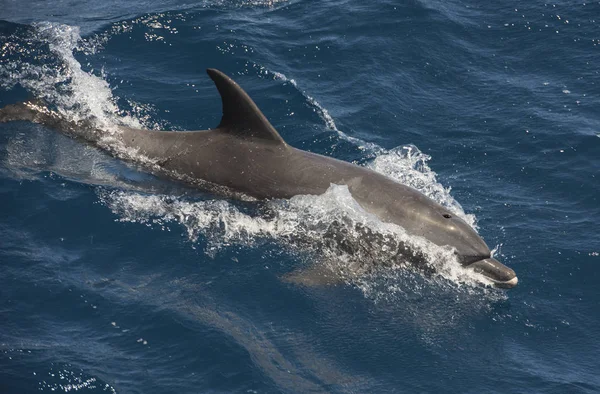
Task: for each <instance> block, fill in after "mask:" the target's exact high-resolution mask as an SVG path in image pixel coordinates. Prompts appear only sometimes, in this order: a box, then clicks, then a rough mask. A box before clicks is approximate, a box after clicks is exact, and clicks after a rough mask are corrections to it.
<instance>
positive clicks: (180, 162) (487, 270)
mask: <svg viewBox="0 0 600 394" xmlns="http://www.w3.org/2000/svg"><path fill="white" fill-rule="evenodd" d="M207 72H208V75H209V76H210V78H211V79H212V80H213V81H214V83H215V85H216V87H217V89H218V91H219V93H220V94H221V99H222V103H223V117H222V119H221V123H220V124H219V125H218V126H217V128H215V129H212V130H202V131H184V132H181V131H152V130H144V129H134V128H129V127H122V126H119V127H118V128H119V131H120V133H115V135H114V138H115V139H117V140H118V141H117V142H118V143H119V144H120V145H121V146H122V147H125V148H132V149H135V150H137V152H138V153H139V154H141V155H143V156H145V157H147V158H148V159H150V160H151V161H153V162H154V163H155V165H158V166H159V167H160V168H161V169H162V170H164V172H165V174H169V173H176V174H179V175H180V176H183V178H184V179H188V180H203V181H207V182H210V183H211V184H215V185H219V186H224V187H227V188H228V189H231V190H233V191H237V192H241V193H244V194H247V195H249V196H252V197H255V198H259V199H269V198H284V199H285V198H290V197H293V196H296V195H307V194H309V195H320V194H323V193H325V191H327V189H328V188H329V187H330V186H331V184H336V185H347V186H348V189H349V191H350V193H351V194H352V197H353V198H354V199H355V200H356V201H357V202H358V203H359V204H360V205H361V206H362V208H363V209H365V211H367V212H369V213H371V214H374V215H376V216H377V217H378V218H379V219H380V220H381V221H383V222H389V223H394V224H397V225H399V226H401V227H403V228H404V229H405V230H406V231H407V233H409V234H411V235H416V236H420V237H424V238H426V239H427V240H429V241H431V242H432V243H434V244H436V245H439V246H446V245H447V246H450V247H452V248H454V250H455V253H456V255H457V256H458V259H459V261H460V263H461V264H462V265H463V266H464V267H467V268H470V269H473V270H475V271H476V272H479V273H481V274H483V275H484V276H485V277H487V278H489V279H490V280H491V281H492V282H493V283H494V284H495V286H497V287H502V288H510V287H514V286H515V285H516V284H517V282H518V279H517V276H516V275H515V272H514V271H513V270H512V269H510V268H508V267H506V266H505V265H503V264H501V263H500V262H499V261H498V260H496V259H494V258H492V257H491V252H490V249H489V247H488V246H487V245H486V243H485V242H484V241H483V239H481V237H480V236H479V235H478V234H477V232H475V230H474V229H473V228H471V226H469V225H468V224H467V223H466V222H464V221H463V220H462V219H460V218H458V217H456V216H454V215H453V214H452V213H451V212H450V211H448V210H447V209H446V208H444V207H442V206H441V205H440V204H438V203H436V202H435V201H433V200H431V199H430V198H428V197H426V196H425V195H423V194H421V193H420V192H418V191H417V190H415V189H413V188H411V187H408V186H405V185H402V184H400V183H398V182H396V181H394V180H392V179H390V178H388V177H386V176H384V175H382V174H379V173H377V172H375V171H372V170H370V169H368V168H364V167H360V166H357V165H355V164H352V163H348V162H345V161H340V160H337V159H334V158H331V157H326V156H322V155H318V154H315V153H310V152H306V151H302V150H299V149H296V148H293V147H291V146H290V145H288V144H286V142H285V141H284V140H283V139H282V138H281V136H280V135H279V133H278V132H277V131H276V130H275V128H273V126H272V125H271V123H269V121H268V120H267V118H266V117H265V116H264V115H263V113H262V112H261V111H260V109H259V108H258V107H257V106H256V104H255V103H254V102H253V101H252V99H250V97H249V96H248V94H246V92H245V91H244V90H243V89H242V88H241V87H240V86H239V85H238V84H237V83H235V82H234V81H233V80H232V79H231V78H229V77H228V76H226V75H225V74H223V73H222V72H220V71H218V70H215V69H209V70H207ZM13 120H27V121H31V122H35V123H41V124H44V125H46V126H49V127H52V128H55V129H58V130H59V131H61V132H63V133H65V134H67V135H70V136H72V137H76V138H78V139H83V140H86V141H87V142H88V143H91V144H92V145H96V146H99V147H101V148H104V149H106V150H108V151H109V152H110V153H112V154H113V155H115V156H119V155H118V154H117V153H116V152H115V151H111V149H110V147H107V146H106V144H103V143H101V142H100V138H99V134H100V133H98V132H97V130H93V127H92V126H91V124H90V123H86V122H79V123H74V122H70V121H66V120H64V117H62V116H61V115H59V114H58V113H56V112H54V111H51V110H49V109H47V108H46V107H45V106H44V105H39V104H36V103H35V102H25V103H20V104H14V105H9V106H7V107H5V108H3V109H0V122H8V121H13Z"/></svg>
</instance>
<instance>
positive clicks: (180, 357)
mask: <svg viewBox="0 0 600 394" xmlns="http://www.w3.org/2000/svg"><path fill="white" fill-rule="evenodd" d="M599 51H600V5H599V3H583V2H559V3H546V4H545V3H543V2H528V3H527V4H523V3H522V2H517V1H505V2H477V1H472V0H467V1H456V0H450V1H446V2H435V1H428V0H424V1H408V2H404V3H402V4H401V3H400V2H392V1H382V0H378V1H373V2H364V1H356V0H345V1H322V2H318V1H267V0H262V1H261V0H256V1H251V0H248V1H232V2H226V1H217V0H215V1H203V2H182V1H178V0H171V1H163V2H145V1H114V0H111V1H81V2H66V1H55V2H39V1H27V0H25V1H22V2H15V1H7V0H5V1H3V2H2V4H1V5H0V106H4V105H7V104H12V103H16V102H18V101H21V100H24V99H27V98H28V97H32V96H33V97H42V98H44V99H45V100H46V101H47V102H49V103H50V105H52V106H53V108H55V109H58V110H62V111H63V112H64V113H65V114H68V116H70V117H73V118H77V117H79V118H87V117H90V116H94V117H95V118H96V119H97V120H98V121H99V122H103V124H104V125H110V124H114V123H118V122H124V123H126V124H130V125H138V126H143V127H149V128H160V129H170V130H187V129H206V128H210V127H214V126H215V125H216V124H217V123H218V121H219V119H220V110H221V109H220V105H221V103H220V99H219V98H218V95H217V91H216V89H215V88H214V86H213V85H212V83H211V82H210V80H209V79H208V77H207V75H206V74H205V72H204V70H205V69H206V68H208V67H214V68H218V69H220V70H222V71H223V72H225V73H227V74H228V75H230V76H232V77H233V78H234V79H235V80H236V81H237V82H238V83H239V84H240V85H241V86H243V87H244V88H245V89H246V90H247V91H248V93H249V94H250V95H251V96H252V97H253V99H254V100H255V101H256V103H257V104H258V105H259V107H261V108H262V110H263V112H264V113H265V114H266V116H267V117H268V118H269V119H270V120H271V122H272V123H273V125H274V126H275V127H276V128H277V129H278V130H279V131H280V133H281V135H282V136H283V138H284V139H285V140H286V141H288V143H290V144H291V145H293V146H295V147H298V148H301V149H305V150H309V151H313V152H317V153H321V154H326V155H330V156H333V157H336V158H340V159H343V160H348V161H354V162H356V163H359V164H361V165H367V166H371V167H373V168H375V169H376V170H378V171H381V172H383V173H385V174H387V175H389V176H393V177H396V178H397V179H399V180H401V181H403V182H405V183H407V184H410V185H412V186H414V187H417V188H419V189H420V190H422V191H423V192H425V193H427V194H428V195H430V196H432V198H435V199H436V200H437V201H439V202H440V203H443V204H445V205H446V206H448V207H450V208H451V209H453V210H454V211H455V212H456V213H457V214H460V215H462V216H463V217H464V218H465V219H467V220H470V221H471V223H473V224H476V225H477V227H478V231H479V232H480V234H481V235H482V236H483V237H484V239H485V240H486V242H487V243H488V245H490V247H492V248H495V249H496V250H495V253H496V257H497V258H498V259H499V260H501V261H502V262H503V263H505V264H506V265H508V266H510V267H511V268H513V269H514V270H515V271H516V272H517V274H518V277H519V285H518V286H517V287H516V288H514V289H511V290H509V291H502V290H495V289H491V288H489V287H486V286H485V284H484V283H479V282H478V281H477V280H476V279H473V278H472V277H471V276H469V274H467V273H463V272H456V270H454V271H453V270H451V269H447V270H446V271H444V270H443V269H442V270H440V272H441V273H440V274H436V275H433V276H431V275H425V274H423V273H420V272H417V271H414V270H411V269H408V268H402V267H400V268H398V267H396V268H394V267H387V268H386V267H384V268H382V269H377V270H375V271H374V272H369V273H364V274H363V275H359V276H357V277H352V278H348V279H347V280H346V281H345V282H344V283H343V284H341V285H340V284H338V285H337V286H316V287H314V286H304V285H300V284H297V283H294V282H291V281H289V280H286V277H287V275H288V274H290V273H291V272H294V271H295V270H297V269H302V268H305V267H310V266H313V265H315V264H317V265H318V264H343V263H344V261H346V260H347V259H350V261H351V260H352V258H353V256H344V255H337V260H336V256H335V255H336V253H337V251H336V250H326V251H325V252H327V253H329V256H328V257H329V258H328V259H324V258H322V257H323V256H320V255H319V253H315V252H314V251H315V250H314V249H311V246H310V245H311V243H312V242H314V241H315V238H317V237H318V234H319V233H318V232H314V231H313V232H312V233H311V232H310V231H308V232H306V231H305V230H306V228H304V227H303V225H304V223H309V224H310V223H317V224H319V223H320V224H322V223H327V222H328V221H329V222H331V221H333V220H335V219H336V216H340V215H341V216H344V215H350V216H351V215H352V214H353V213H352V212H353V209H354V205H353V203H352V201H351V199H350V200H349V199H348V195H347V193H346V194H344V190H342V189H335V188H334V189H332V190H330V191H329V192H328V193H327V195H325V196H321V197H304V198H299V199H298V200H297V201H292V202H289V203H287V202H281V201H280V202H271V203H267V206H266V207H265V206H263V204H264V203H260V202H258V203H252V202H243V201H242V202H239V201H236V200H230V199H225V198H223V197H219V196H214V195H211V194H208V193H204V192H201V191H196V190H193V189H190V188H188V187H185V186H182V185H180V184H177V183H174V182H170V181H166V180H163V179H158V178H156V177H154V176H152V175H149V174H147V173H145V172H144V171H143V170H141V169H140V168H138V167H136V166H132V165H129V164H125V163H123V162H121V161H119V160H116V159H113V158H111V157H109V156H108V155H106V154H104V153H102V152H100V151H98V150H96V149H94V148H92V147H88V146H85V145H82V144H81V143H80V142H77V141H74V140H71V139H69V138H67V137H65V136H62V135H60V134H59V133H57V132H56V131H54V130H50V129H47V128H45V127H43V126H40V125H34V124H28V123H25V122H14V123H10V124H1V125H0V177H1V183H0V203H1V204H0V206H1V208H0V215H1V218H2V219H1V221H0V239H1V242H0V261H1V265H2V267H1V270H0V392H2V393H30V392H38V391H42V392H50V391H58V392H62V391H64V392H68V391H72V390H78V391H82V392H119V393H188V392H189V393H191V392H194V393H197V392H258V393H269V392H290V393H291V392H356V393H363V392H409V393H412V392H469V393H481V392H500V393H506V392H511V393H516V392H523V393H531V392H539V393H595V392H599V391H600V377H599V375H598V371H600V361H599V360H600V358H599V356H598V354H600V294H599V293H598V283H599V280H600V275H599V274H598V272H599V270H600V256H599V253H600V238H599V236H598V234H599V233H600V227H599V226H598V224H597V221H598V217H599V216H600V201H599V197H598V196H599V195H600V179H599V176H600V173H599V170H600V138H599V137H600V115H599V112H598V108H600V75H599V71H598V65H599V64H600V52H599ZM273 218H274V219H273ZM315 218H317V219H318V220H317V219H315ZM311 220H312V221H313V222H311ZM315 220H316V221H315ZM307 226H308V225H307ZM372 226H374V227H376V228H378V227H382V226H384V225H383V224H381V223H375V224H372ZM311 231H312V230H311ZM315 231H316V230H315ZM311 237H312V238H311ZM298 238H300V239H301V241H297V239H298ZM325 252H324V253H325ZM384 252H385V251H384V250H378V249H377V247H375V248H373V250H371V255H372V256H371V258H372V259H374V260H377V259H385V253H384ZM373 255H374V256H375V257H373ZM332 256H333V257H332ZM354 257H356V256H354ZM345 259H346V260H345ZM359 259H362V257H361V256H359ZM326 260H327V261H328V262H326ZM442 260H443V258H442ZM332 261H333V263H332ZM437 264H440V266H441V267H446V268H448V267H452V264H451V263H447V262H443V261H442V262H439V261H438V262H437ZM454 268H456V267H454Z"/></svg>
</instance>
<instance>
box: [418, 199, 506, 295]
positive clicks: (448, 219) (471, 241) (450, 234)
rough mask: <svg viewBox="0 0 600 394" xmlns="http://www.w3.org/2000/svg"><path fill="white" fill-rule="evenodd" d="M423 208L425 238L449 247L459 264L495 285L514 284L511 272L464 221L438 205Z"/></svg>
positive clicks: (504, 286)
mask: <svg viewBox="0 0 600 394" xmlns="http://www.w3.org/2000/svg"><path fill="white" fill-rule="evenodd" d="M426 211H427V215H426V217H427V219H426V220H425V219H423V225H422V227H421V229H422V231H423V235H424V236H425V238H427V239H429V240H430V241H432V242H433V243H435V244H437V245H440V246H443V245H448V246H451V247H453V248H454V249H455V253H456V255H457V257H458V260H459V262H460V263H461V265H462V266H463V267H467V268H469V269H473V270H474V271H475V272H478V273H480V274H482V275H484V276H485V277H486V278H488V279H489V280H491V281H492V282H494V285H495V286H496V287H502V288H511V287H514V286H516V284H517V282H518V279H517V275H516V274H515V271H513V270H512V269H510V268H508V267H507V266H505V265H504V264H502V263H500V262H499V261H498V260H496V259H494V258H492V257H491V251H490V248H489V247H488V246H487V244H486V243H485V241H484V240H483V239H482V238H481V237H480V236H479V234H477V232H476V231H475V230H474V229H473V228H472V227H471V226H470V225H469V224H468V223H466V222H465V221H464V220H462V219H461V218H459V217H458V216H456V215H454V214H453V213H452V212H450V211H448V210H447V209H445V208H443V207H441V206H431V205H429V206H428V209H427V210H426Z"/></svg>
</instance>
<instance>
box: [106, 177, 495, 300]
mask: <svg viewBox="0 0 600 394" xmlns="http://www.w3.org/2000/svg"><path fill="white" fill-rule="evenodd" d="M99 197H100V200H101V201H102V202H103V203H104V204H106V206H108V207H109V208H110V209H111V210H112V211H113V213H115V214H116V215H117V216H118V219H117V220H119V221H123V222H137V223H143V224H147V225H149V226H152V227H156V228H160V229H162V230H169V231H170V230H172V227H171V225H172V224H176V225H181V226H183V227H184V228H185V233H186V235H187V237H188V239H189V240H190V241H191V242H192V243H195V242H197V241H198V239H199V238H203V241H204V242H206V249H205V251H206V252H208V253H210V254H212V253H215V252H218V251H219V250H220V249H222V248H224V247H229V246H231V245H232V244H235V245H239V246H245V247H254V246H257V244H261V243H262V242H263V241H273V240H275V241H276V242H278V243H280V244H282V245H284V246H285V248H286V249H288V250H292V251H295V253H296V254H297V255H298V256H300V257H301V256H308V255H310V256H311V257H310V259H309V260H310V261H311V262H310V263H311V264H312V263H316V264H325V265H327V267H328V268H329V269H331V270H334V271H336V272H338V273H344V274H345V279H346V280H347V281H349V282H352V283H361V288H363V290H365V289H366V287H365V286H366V283H368V282H364V281H363V279H364V278H365V277H368V276H365V275H371V274H372V273H373V272H377V271H379V270H380V269H384V270H387V269H388V268H390V267H391V269H392V271H393V268H394V267H405V266H406V264H405V263H406V260H403V259H402V258H398V256H397V255H396V254H397V250H398V246H399V245H400V244H401V243H402V244H404V245H406V246H408V247H409V248H410V250H413V251H419V252H421V253H422V254H423V255H424V256H425V257H426V260H427V262H428V265H429V266H430V267H431V268H434V269H435V270H436V271H437V272H438V273H437V275H438V277H442V278H445V279H447V280H451V281H453V282H456V283H468V284H471V285H474V284H479V283H486V284H487V283H489V282H487V281H486V280H485V279H484V278H483V277H482V276H481V275H479V274H475V273H474V272H472V271H469V270H465V269H463V268H462V267H461V266H460V264H459V263H458V262H457V260H456V257H455V255H454V253H453V251H452V250H451V249H450V248H443V247H438V246H436V245H433V244H432V243H430V242H429V241H427V240H426V239H424V238H421V237H416V236H410V235H408V234H407V233H406V232H405V231H404V229H403V228H401V227H399V226H397V225H394V224H390V223H384V222H381V221H380V220H379V219H378V218H377V217H376V216H374V215H371V214H369V213H367V212H366V211H364V210H363V209H362V207H361V206H360V205H359V204H358V203H357V202H356V201H355V200H354V199H353V198H352V196H351V194H350V192H349V191H348V188H347V186H337V185H332V186H331V187H330V188H329V190H328V191H327V192H326V193H325V194H323V195H321V196H312V195H310V196H309V195H306V196H296V197H293V198H291V199H290V200H276V201H270V202H267V203H266V207H267V210H268V211H269V212H270V214H269V215H261V214H256V215H251V214H248V213H244V212H241V211H240V210H239V209H238V208H237V207H236V206H235V205H233V204H231V203H229V202H227V201H225V200H208V201H187V200H185V199H180V198H175V197H172V196H165V195H144V194H139V193H132V192H123V191H108V190H104V189H101V190H99ZM365 229H367V230H366V231H367V232H368V234H369V235H371V236H372V237H371V240H370V241H369V242H364V241H363V237H364V235H365ZM339 234H343V241H340V240H339V239H338V238H336V236H338V235H339ZM341 245H342V246H343V247H340V246H341ZM317 256H318V258H317ZM315 260H316V262H315ZM365 292H366V290H365Z"/></svg>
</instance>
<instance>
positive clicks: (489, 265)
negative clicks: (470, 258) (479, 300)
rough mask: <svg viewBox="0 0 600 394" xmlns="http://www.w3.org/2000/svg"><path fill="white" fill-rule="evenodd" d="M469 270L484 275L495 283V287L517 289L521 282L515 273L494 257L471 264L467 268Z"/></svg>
mask: <svg viewBox="0 0 600 394" xmlns="http://www.w3.org/2000/svg"><path fill="white" fill-rule="evenodd" d="M467 268H471V269H473V270H474V271H475V272H477V273H480V274H482V275H483V276H485V277H486V278H487V279H489V280H491V281H492V282H494V286H496V287H500V288H503V289H510V288H511V287H515V286H516V285H517V283H518V282H519V279H518V278H517V274H515V271H513V270H512V269H510V268H508V267H507V266H505V265H504V264H502V263H501V262H499V261H498V260H496V259H495V258H493V257H489V258H487V259H483V260H479V261H476V262H474V263H471V264H469V265H468V266H467Z"/></svg>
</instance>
